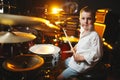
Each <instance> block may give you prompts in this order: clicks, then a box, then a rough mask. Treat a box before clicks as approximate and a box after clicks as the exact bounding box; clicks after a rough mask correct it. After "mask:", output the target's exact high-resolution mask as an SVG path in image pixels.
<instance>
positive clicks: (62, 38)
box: [59, 36, 79, 42]
mask: <svg viewBox="0 0 120 80" xmlns="http://www.w3.org/2000/svg"><path fill="white" fill-rule="evenodd" d="M59 39H60V40H63V41H65V42H66V41H68V40H69V41H70V42H78V40H79V38H77V37H74V36H68V37H65V36H63V37H60V38H59Z"/></svg>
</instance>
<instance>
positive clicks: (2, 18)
mask: <svg viewBox="0 0 120 80" xmlns="http://www.w3.org/2000/svg"><path fill="white" fill-rule="evenodd" d="M0 24H3V25H19V24H28V25H37V28H36V26H33V28H34V27H35V28H36V29H38V30H47V29H55V30H60V28H59V27H58V26H55V25H53V24H51V23H50V21H49V20H46V19H44V18H38V17H32V16H31V17H30V16H22V15H13V14H3V13H0ZM44 26H45V27H44Z"/></svg>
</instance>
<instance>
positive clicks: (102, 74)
mask: <svg viewBox="0 0 120 80" xmlns="http://www.w3.org/2000/svg"><path fill="white" fill-rule="evenodd" d="M74 78H75V80H107V67H106V66H105V65H104V64H103V63H102V62H99V63H98V64H96V66H95V67H93V68H92V69H91V70H88V71H86V72H85V73H80V74H79V75H78V76H72V77H71V78H70V79H68V80H74Z"/></svg>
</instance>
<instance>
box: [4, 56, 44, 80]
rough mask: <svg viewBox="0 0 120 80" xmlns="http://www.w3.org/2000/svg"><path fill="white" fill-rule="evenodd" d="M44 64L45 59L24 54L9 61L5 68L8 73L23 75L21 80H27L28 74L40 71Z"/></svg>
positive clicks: (5, 62) (6, 62)
mask: <svg viewBox="0 0 120 80" xmlns="http://www.w3.org/2000/svg"><path fill="white" fill-rule="evenodd" d="M43 64H44V59H43V58H42V57H40V56H38V55H35V54H23V55H18V56H15V57H12V58H9V59H7V60H6V61H4V62H3V68H4V69H5V70H7V71H12V72H20V73H22V77H21V80H27V72H28V71H32V70H35V69H38V68H40V67H42V65H43Z"/></svg>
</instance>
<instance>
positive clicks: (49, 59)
mask: <svg viewBox="0 0 120 80" xmlns="http://www.w3.org/2000/svg"><path fill="white" fill-rule="evenodd" d="M35 54H36V53H35ZM36 55H39V56H41V57H43V58H44V61H45V62H44V65H43V66H44V67H46V68H53V67H55V66H56V65H57V64H58V61H59V59H60V53H59V52H58V53H53V54H45V55H43V54H36Z"/></svg>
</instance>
